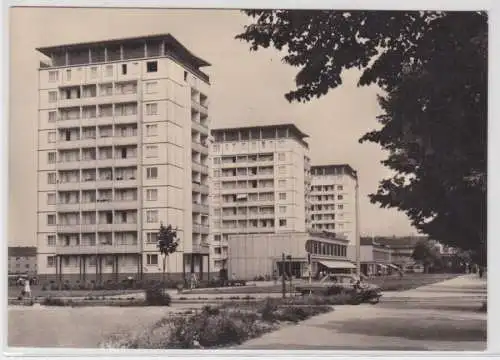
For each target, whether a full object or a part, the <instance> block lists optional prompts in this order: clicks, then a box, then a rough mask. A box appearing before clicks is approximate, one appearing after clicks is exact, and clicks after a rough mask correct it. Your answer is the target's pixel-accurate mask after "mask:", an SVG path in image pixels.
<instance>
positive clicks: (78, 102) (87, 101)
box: [52, 92, 138, 108]
mask: <svg viewBox="0 0 500 360" xmlns="http://www.w3.org/2000/svg"><path fill="white" fill-rule="evenodd" d="M137 99H138V97H137V92H135V93H133V92H131V93H125V94H121V93H114V94H108V93H106V94H102V95H99V96H85V97H79V98H78V97H77V98H72V99H62V98H59V99H58V101H57V102H53V103H52V104H57V106H58V107H62V108H65V107H77V106H86V105H87V106H88V105H100V104H106V105H107V104H111V103H127V102H137Z"/></svg>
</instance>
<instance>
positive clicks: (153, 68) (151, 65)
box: [146, 61, 158, 72]
mask: <svg viewBox="0 0 500 360" xmlns="http://www.w3.org/2000/svg"><path fill="white" fill-rule="evenodd" d="M146 69H147V72H157V71H158V61H148V62H147V63H146Z"/></svg>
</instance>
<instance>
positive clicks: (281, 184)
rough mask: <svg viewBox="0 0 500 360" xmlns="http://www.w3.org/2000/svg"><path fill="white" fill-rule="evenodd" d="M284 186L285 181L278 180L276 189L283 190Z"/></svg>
mask: <svg viewBox="0 0 500 360" xmlns="http://www.w3.org/2000/svg"><path fill="white" fill-rule="evenodd" d="M285 186H286V180H278V187H280V188H284V187H285Z"/></svg>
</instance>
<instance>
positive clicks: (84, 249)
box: [56, 244, 141, 255]
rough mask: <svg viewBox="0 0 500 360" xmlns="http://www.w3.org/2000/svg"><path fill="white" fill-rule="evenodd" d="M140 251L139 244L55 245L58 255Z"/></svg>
mask: <svg viewBox="0 0 500 360" xmlns="http://www.w3.org/2000/svg"><path fill="white" fill-rule="evenodd" d="M140 251H141V246H140V244H130V245H120V244H114V245H102V244H100V245H73V246H63V245H58V246H56V253H57V254H60V255H78V254H85V255H95V254H131V253H132V254H134V253H139V252H140Z"/></svg>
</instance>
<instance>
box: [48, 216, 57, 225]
mask: <svg viewBox="0 0 500 360" xmlns="http://www.w3.org/2000/svg"><path fill="white" fill-rule="evenodd" d="M55 224H56V216H55V215H54V214H48V215H47V225H55Z"/></svg>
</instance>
